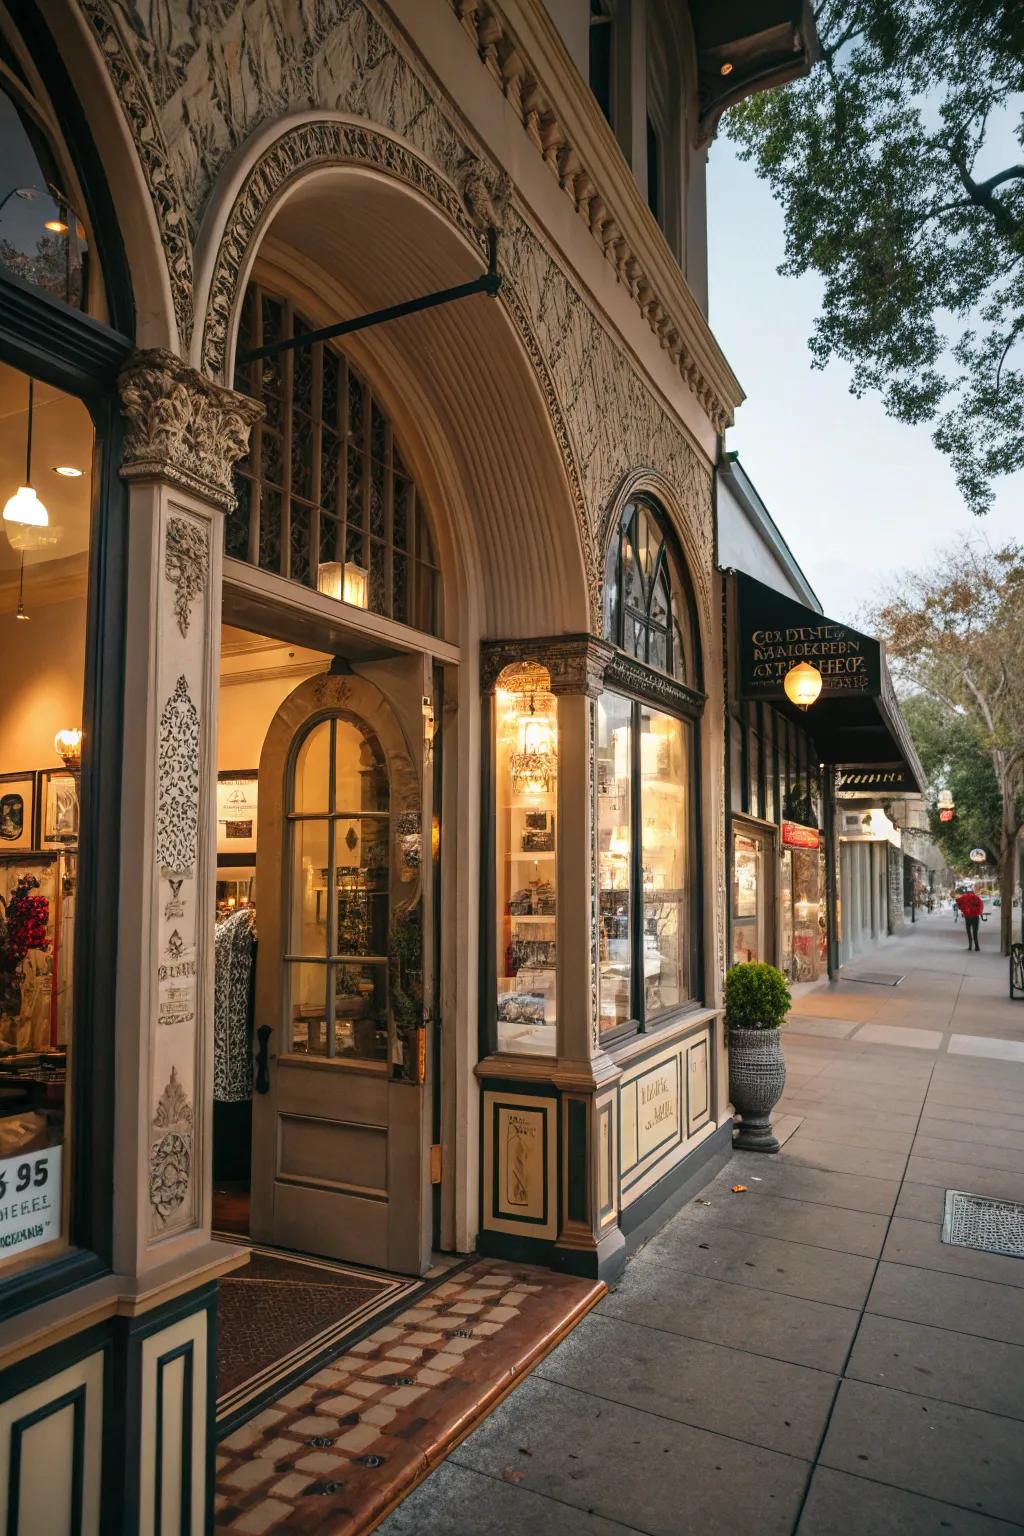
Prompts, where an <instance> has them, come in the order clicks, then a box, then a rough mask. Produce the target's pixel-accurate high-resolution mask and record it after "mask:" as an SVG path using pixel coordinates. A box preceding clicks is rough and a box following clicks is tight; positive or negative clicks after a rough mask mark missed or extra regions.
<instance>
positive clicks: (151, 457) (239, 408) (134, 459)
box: [118, 348, 263, 512]
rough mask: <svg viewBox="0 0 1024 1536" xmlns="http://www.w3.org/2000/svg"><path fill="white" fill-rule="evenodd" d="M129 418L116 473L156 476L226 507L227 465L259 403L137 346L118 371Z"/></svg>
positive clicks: (231, 498) (231, 500)
mask: <svg viewBox="0 0 1024 1536" xmlns="http://www.w3.org/2000/svg"><path fill="white" fill-rule="evenodd" d="M118 387H119V390H120V395H121V409H122V410H123V412H124V414H125V417H126V418H127V421H128V433H127V436H126V439H125V446H124V461H123V463H122V465H121V474H122V476H123V478H124V479H126V480H133V479H139V478H143V477H144V478H150V477H154V476H155V477H158V478H160V479H164V480H169V481H171V482H172V484H175V485H180V486H181V487H183V488H184V489H185V490H188V491H192V492H194V493H195V494H196V495H199V496H202V497H204V498H205V499H206V500H208V501H211V502H213V503H214V505H216V506H219V507H221V508H222V509H223V510H224V511H225V512H230V511H231V510H232V509H233V507H234V505H235V494H234V489H233V487H232V476H233V474H234V468H235V465H236V463H237V462H238V460H239V459H241V458H243V457H244V455H245V453H246V452H247V450H248V447H249V433H250V431H251V430H252V426H253V423H254V422H255V421H258V420H259V418H260V416H261V415H262V414H263V407H262V406H261V405H260V404H259V403H258V401H256V400H250V399H249V397H248V396H247V395H242V394H239V393H237V391H235V390H232V389H225V388H224V387H223V386H222V385H220V384H215V383H213V382H212V380H210V379H206V378H204V377H203V375H202V374H200V373H197V372H196V371H195V369H193V368H189V367H188V365H187V364H186V363H184V362H182V360H181V358H178V357H175V356H174V354H173V353H171V352H165V351H163V350H162V349H160V348H153V349H151V350H150V351H147V352H136V353H134V354H133V355H132V356H131V357H130V358H129V359H128V361H127V363H126V364H125V366H124V367H123V368H122V370H121V373H120V376H119V378H118Z"/></svg>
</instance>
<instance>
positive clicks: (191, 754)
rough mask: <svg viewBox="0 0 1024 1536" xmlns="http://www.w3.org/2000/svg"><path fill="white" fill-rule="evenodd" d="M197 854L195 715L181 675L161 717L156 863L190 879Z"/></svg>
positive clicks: (197, 795) (196, 746) (197, 733)
mask: <svg viewBox="0 0 1024 1536" xmlns="http://www.w3.org/2000/svg"><path fill="white" fill-rule="evenodd" d="M198 851H199V711H198V710H197V709H196V706H195V704H194V703H193V702H192V697H191V695H190V694H189V691H188V682H187V680H186V679H185V677H184V675H182V676H181V677H179V678H178V681H177V683H176V684H175V687H174V692H173V693H172V694H171V696H170V698H169V699H168V700H167V703H166V704H165V705H164V707H163V711H162V713H161V715H160V734H159V766H158V782H157V827H156V861H157V865H158V867H159V868H160V869H162V870H165V871H167V872H168V873H170V874H176V875H191V874H192V873H193V871H194V870H195V867H196V861H197V858H198Z"/></svg>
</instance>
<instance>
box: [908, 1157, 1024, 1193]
mask: <svg viewBox="0 0 1024 1536" xmlns="http://www.w3.org/2000/svg"><path fill="white" fill-rule="evenodd" d="M907 1178H908V1179H909V1180H911V1181H912V1182H913V1183H915V1184H938V1185H940V1186H941V1187H942V1188H943V1189H963V1190H966V1191H967V1192H968V1194H974V1195H987V1196H988V1198H989V1199H990V1200H1024V1174H1020V1173H1010V1172H1009V1171H1008V1170H1007V1169H1005V1168H985V1167H982V1166H981V1164H979V1163H960V1162H954V1161H953V1160H952V1159H949V1158H935V1157H921V1156H919V1155H918V1153H917V1152H911V1154H910V1159H909V1161H908V1163H907Z"/></svg>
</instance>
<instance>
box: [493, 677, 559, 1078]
mask: <svg viewBox="0 0 1024 1536" xmlns="http://www.w3.org/2000/svg"><path fill="white" fill-rule="evenodd" d="M494 734H495V743H494V745H495V754H494V762H495V791H496V792H495V853H496V866H497V881H498V891H497V903H496V928H497V931H496V934H495V943H496V946H497V999H496V1007H497V1048H498V1050H499V1051H508V1052H514V1053H516V1054H527V1055H540V1056H553V1055H555V1053H556V1049H557V1043H556V1028H555V1019H556V1014H555V975H556V953H557V949H556V945H557V880H556V851H557V834H558V827H557V821H558V705H557V700H556V699H555V696H554V694H553V693H552V692H551V686H550V679H549V676H548V673H547V671H546V669H545V668H544V667H541V666H538V665H537V664H536V663H533V662H516V663H514V664H513V665H511V666H508V667H506V668H505V669H504V671H503V672H502V673H501V675H500V676H499V678H498V684H497V689H496V693H495V731H494Z"/></svg>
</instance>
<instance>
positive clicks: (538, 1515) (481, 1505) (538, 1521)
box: [377, 1460, 635, 1536]
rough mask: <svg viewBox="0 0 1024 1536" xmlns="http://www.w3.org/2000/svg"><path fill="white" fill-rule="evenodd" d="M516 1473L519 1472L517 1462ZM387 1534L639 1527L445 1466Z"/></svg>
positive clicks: (450, 1535) (388, 1525) (558, 1533)
mask: <svg viewBox="0 0 1024 1536" xmlns="http://www.w3.org/2000/svg"><path fill="white" fill-rule="evenodd" d="M511 1471H512V1472H513V1473H514V1472H516V1471H517V1468H516V1466H515V1463H513V1464H512V1467H511ZM377 1529H378V1530H379V1531H381V1532H382V1533H385V1536H510V1533H511V1532H513V1531H529V1532H530V1536H631V1533H632V1532H633V1531H634V1529H635V1527H633V1526H627V1525H620V1524H619V1523H618V1521H616V1520H604V1519H602V1517H601V1516H600V1515H595V1514H588V1513H587V1512H586V1510H582V1509H575V1508H573V1506H572V1505H571V1504H563V1503H560V1502H558V1501H556V1500H555V1499H549V1498H546V1497H544V1496H543V1495H542V1494H539V1493H531V1492H529V1490H527V1489H526V1488H517V1487H516V1486H515V1484H514V1482H507V1481H504V1480H503V1479H500V1478H494V1477H488V1476H486V1475H485V1474H484V1473H482V1472H474V1471H472V1470H471V1469H470V1468H469V1467H461V1466H459V1465H458V1464H457V1463H456V1462H454V1461H451V1460H449V1461H445V1462H442V1464H441V1466H439V1467H438V1469H437V1471H436V1472H435V1473H434V1474H433V1475H432V1476H431V1477H429V1478H428V1479H427V1481H426V1482H425V1483H421V1484H420V1486H419V1488H417V1490H416V1492H415V1493H413V1494H410V1496H409V1497H408V1498H407V1499H406V1500H405V1501H404V1503H402V1504H399V1506H398V1508H397V1509H396V1510H395V1512H394V1513H393V1514H392V1515H391V1516H390V1518H389V1519H387V1520H385V1521H384V1523H383V1525H380V1526H378V1527H377Z"/></svg>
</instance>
